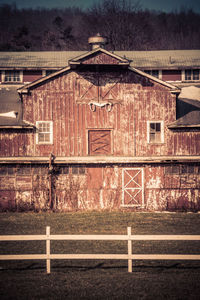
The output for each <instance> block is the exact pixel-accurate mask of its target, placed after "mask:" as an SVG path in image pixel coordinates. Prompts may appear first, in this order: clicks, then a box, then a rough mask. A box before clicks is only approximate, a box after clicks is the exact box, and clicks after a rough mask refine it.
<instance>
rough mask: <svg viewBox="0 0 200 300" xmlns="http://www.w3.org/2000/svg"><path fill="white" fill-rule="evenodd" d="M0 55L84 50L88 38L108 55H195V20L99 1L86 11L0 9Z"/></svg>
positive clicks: (199, 20)
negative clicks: (99, 41)
mask: <svg viewBox="0 0 200 300" xmlns="http://www.w3.org/2000/svg"><path fill="white" fill-rule="evenodd" d="M0 32H1V34H0V51H40V50H46V51H47V50H50V51H53V50H88V49H89V45H88V42H87V41H88V37H90V36H93V35H95V34H97V33H98V32H99V33H100V34H101V35H103V36H106V37H107V38H108V41H109V43H108V45H107V46H106V48H107V49H108V50H163V49H172V50H175V49H200V38H199V37H200V14H197V13H194V12H193V11H192V10H186V9H182V10H180V11H178V12H171V13H163V12H155V11H149V10H143V9H141V7H140V5H139V4H138V3H135V4H130V1H128V0H127V1H126V0H122V1H117V0H103V2H101V3H100V4H99V5H95V6H93V7H92V8H90V9H88V10H87V11H84V10H81V9H78V8H66V9H34V10H33V9H18V8H17V7H16V6H15V5H14V4H13V5H2V6H0Z"/></svg>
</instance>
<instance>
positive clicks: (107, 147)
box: [88, 130, 111, 155]
mask: <svg viewBox="0 0 200 300" xmlns="http://www.w3.org/2000/svg"><path fill="white" fill-rule="evenodd" d="M88 146H89V147H88V152H89V154H90V155H110V154H111V132H110V130H89V132H88Z"/></svg>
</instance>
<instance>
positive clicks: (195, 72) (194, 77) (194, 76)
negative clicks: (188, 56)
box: [193, 70, 199, 80]
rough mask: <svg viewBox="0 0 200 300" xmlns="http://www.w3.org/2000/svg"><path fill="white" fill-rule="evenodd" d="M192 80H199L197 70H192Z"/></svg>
mask: <svg viewBox="0 0 200 300" xmlns="http://www.w3.org/2000/svg"><path fill="white" fill-rule="evenodd" d="M193 80H199V70H193Z"/></svg>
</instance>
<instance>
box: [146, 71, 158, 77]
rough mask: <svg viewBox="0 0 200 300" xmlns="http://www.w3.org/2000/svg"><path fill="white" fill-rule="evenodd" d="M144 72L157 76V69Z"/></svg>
mask: <svg viewBox="0 0 200 300" xmlns="http://www.w3.org/2000/svg"><path fill="white" fill-rule="evenodd" d="M144 72H145V73H147V74H149V75H152V76H154V77H156V78H159V70H145V71H144Z"/></svg>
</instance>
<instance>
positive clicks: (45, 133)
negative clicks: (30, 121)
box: [36, 121, 53, 144]
mask: <svg viewBox="0 0 200 300" xmlns="http://www.w3.org/2000/svg"><path fill="white" fill-rule="evenodd" d="M36 130H37V131H36V144H53V122H52V121H37V122H36Z"/></svg>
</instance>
